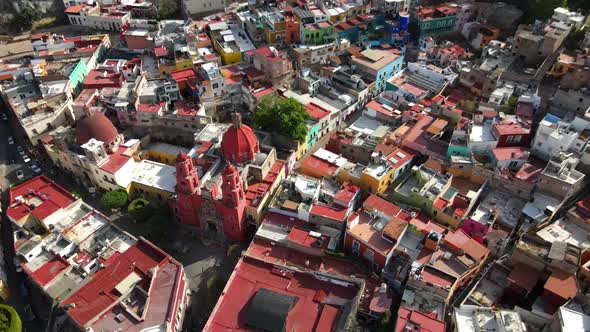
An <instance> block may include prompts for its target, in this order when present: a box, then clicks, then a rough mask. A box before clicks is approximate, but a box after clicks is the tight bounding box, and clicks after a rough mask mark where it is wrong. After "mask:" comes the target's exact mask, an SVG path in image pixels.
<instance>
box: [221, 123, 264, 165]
mask: <svg viewBox="0 0 590 332" xmlns="http://www.w3.org/2000/svg"><path fill="white" fill-rule="evenodd" d="M233 120H234V124H233V125H232V126H231V127H230V128H229V129H228V130H227V131H226V132H225V134H223V138H222V139H221V149H222V150H223V156H224V157H225V159H227V160H229V161H232V162H235V163H244V162H247V161H252V160H254V156H255V155H256V153H257V152H259V151H260V147H259V145H258V138H256V134H254V131H252V128H250V127H248V126H246V125H243V124H242V122H241V118H240V116H239V114H235V115H234V119H233Z"/></svg>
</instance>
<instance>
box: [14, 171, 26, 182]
mask: <svg viewBox="0 0 590 332" xmlns="http://www.w3.org/2000/svg"><path fill="white" fill-rule="evenodd" d="M16 177H17V178H18V179H19V180H24V179H25V173H23V171H21V170H20V169H19V170H18V171H16Z"/></svg>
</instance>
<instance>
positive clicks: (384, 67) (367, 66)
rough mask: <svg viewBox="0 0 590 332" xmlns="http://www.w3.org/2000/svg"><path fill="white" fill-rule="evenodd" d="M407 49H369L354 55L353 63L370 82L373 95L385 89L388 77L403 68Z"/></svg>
mask: <svg viewBox="0 0 590 332" xmlns="http://www.w3.org/2000/svg"><path fill="white" fill-rule="evenodd" d="M404 55H405V49H397V48H395V49H389V50H383V49H367V50H364V51H362V52H360V54H359V55H356V56H355V55H353V56H352V59H351V61H352V63H353V64H354V65H356V67H357V68H358V70H359V71H360V72H361V73H362V76H363V79H364V80H365V82H367V81H368V82H370V85H369V86H370V87H372V88H373V89H372V90H373V95H374V96H376V95H378V94H379V93H381V92H382V91H384V90H385V85H386V82H387V80H388V79H390V78H391V77H392V76H394V75H395V74H397V73H399V72H400V71H402V70H403V66H404Z"/></svg>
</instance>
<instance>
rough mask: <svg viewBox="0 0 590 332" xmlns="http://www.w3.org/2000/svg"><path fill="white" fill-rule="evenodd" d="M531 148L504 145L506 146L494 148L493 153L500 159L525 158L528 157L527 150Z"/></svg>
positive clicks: (495, 157)
mask: <svg viewBox="0 0 590 332" xmlns="http://www.w3.org/2000/svg"><path fill="white" fill-rule="evenodd" d="M528 150H529V149H527V148H525V147H522V146H517V147H504V148H494V149H492V154H493V155H494V159H496V160H498V161H500V160H514V159H523V158H527V155H526V152H527V151H528Z"/></svg>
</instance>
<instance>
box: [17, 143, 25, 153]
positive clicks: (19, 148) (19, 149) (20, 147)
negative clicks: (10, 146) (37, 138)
mask: <svg viewBox="0 0 590 332" xmlns="http://www.w3.org/2000/svg"><path fill="white" fill-rule="evenodd" d="M16 151H18V153H21V152H25V149H23V147H22V146H20V145H19V146H17V147H16Z"/></svg>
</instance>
